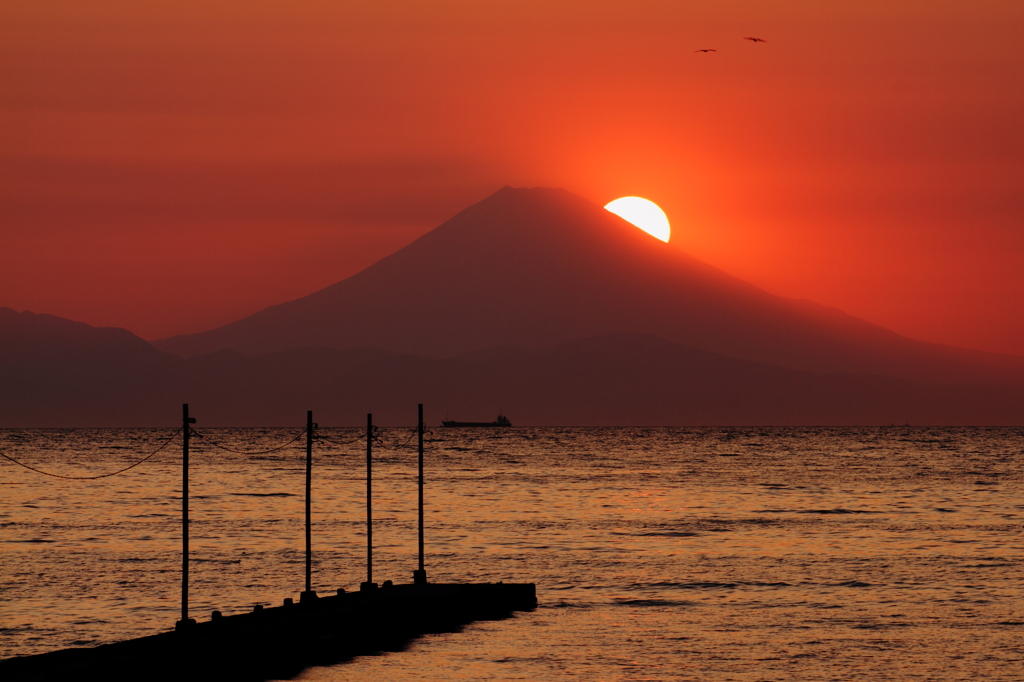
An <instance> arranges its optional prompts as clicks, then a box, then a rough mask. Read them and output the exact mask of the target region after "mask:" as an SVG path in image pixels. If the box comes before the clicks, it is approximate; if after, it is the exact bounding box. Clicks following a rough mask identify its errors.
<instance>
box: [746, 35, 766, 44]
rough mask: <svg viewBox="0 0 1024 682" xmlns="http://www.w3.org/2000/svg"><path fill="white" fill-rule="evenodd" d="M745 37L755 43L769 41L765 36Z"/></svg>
mask: <svg viewBox="0 0 1024 682" xmlns="http://www.w3.org/2000/svg"><path fill="white" fill-rule="evenodd" d="M743 39H744V40H752V41H753V42H755V43H767V42H768V41H767V40H765V39H764V38H750V37H747V36H744V37H743Z"/></svg>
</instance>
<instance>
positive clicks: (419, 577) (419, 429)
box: [412, 403, 427, 585]
mask: <svg viewBox="0 0 1024 682" xmlns="http://www.w3.org/2000/svg"><path fill="white" fill-rule="evenodd" d="M416 434H417V436H418V441H419V447H418V449H417V450H418V453H419V458H418V463H419V477H418V487H419V504H418V509H419V550H420V566H419V570H418V571H415V572H414V573H413V580H412V581H413V583H414V584H416V585H426V584H427V570H426V568H424V560H423V403H420V404H419V410H418V418H417V421H416Z"/></svg>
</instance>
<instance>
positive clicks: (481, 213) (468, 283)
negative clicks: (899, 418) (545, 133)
mask: <svg viewBox="0 0 1024 682" xmlns="http://www.w3.org/2000/svg"><path fill="white" fill-rule="evenodd" d="M622 333H633V334H643V335H650V336H655V337H660V338H663V339H666V340H669V341H672V342H675V343H678V344H682V345H685V346H688V347H692V348H695V349H703V350H706V351H711V352H714V353H716V354H718V355H721V356H726V357H731V358H735V359H739V360H745V361H751V362H758V363H767V364H772V365H778V366H781V367H787V368H792V369H799V370H812V371H816V372H846V373H852V374H865V375H885V376H891V377H897V378H901V379H906V380H911V381H917V382H925V383H960V384H976V383H983V384H1021V383H1024V358H1020V357H1016V356H1007V355H998V354H994V353H986V352H981V351H973V350H967V349H962V348H955V347H952V346H944V345H939V344H932V343H926V342H921V341H915V340H912V339H908V338H905V337H902V336H900V335H898V334H895V333H894V332H891V331H889V330H887V329H884V328H882V327H879V326H876V325H872V324H870V323H867V322H865V321H863V320H860V319H857V318H854V317H852V316H850V315H847V314H845V313H843V312H841V311H839V310H837V309H834V308H828V307H825V306H821V305H817V304H814V303H810V302H807V301H795V300H790V299H784V298H781V297H778V296H774V295H772V294H769V293H767V292H765V291H763V290H761V289H758V288H756V287H754V286H752V285H750V284H748V283H746V282H743V281H741V280H739V279H737V278H735V277H732V276H730V275H727V274H726V273H724V272H722V271H720V270H717V269H715V268H713V267H711V266H709V265H707V264H706V263H703V262H701V261H698V260H696V259H694V258H692V257H690V256H687V255H685V254H683V253H682V252H680V251H679V250H678V249H677V248H675V247H672V246H669V245H667V244H664V243H662V242H660V241H659V240H657V239H655V238H653V237H651V236H649V235H647V234H646V233H644V232H642V231H640V230H638V229H636V228H635V227H633V226H632V225H630V224H629V223H627V222H625V221H623V220H622V219H621V218H619V217H618V216H615V215H613V214H611V213H609V212H608V211H605V210H604V209H603V208H601V207H600V206H597V205H595V204H592V203H590V202H588V201H586V200H585V199H582V198H581V197H578V196H576V195H574V194H571V193H570V192H567V191H565V190H561V189H545V188H535V189H513V188H511V187H505V188H503V189H502V190H500V191H498V192H497V193H495V194H494V195H492V196H490V197H488V198H487V199H485V200H483V201H481V202H479V203H477V204H475V205H473V206H470V207H469V208H467V209H465V210H464V211H462V212H461V213H459V214H458V215H456V216H455V217H453V218H452V219H450V220H448V221H447V222H445V223H444V224H442V225H441V226H440V227H438V228H436V229H434V230H433V231H431V232H429V233H427V234H426V235H424V236H423V237H421V238H420V239H418V240H416V241H415V242H413V243H412V244H410V245H408V246H406V247H405V248H403V249H401V250H399V251H398V252H396V253H394V254H392V255H390V256H388V257H386V258H384V259H382V260H381V261H379V262H377V263H375V264H374V265H372V266H370V267H369V268H367V269H365V270H363V271H362V272H360V273H358V274H356V275H354V276H352V277H349V278H348V279H346V280H343V281H341V282H338V283H336V284H333V285H331V286H329V287H327V288H325V289H323V290H321V291H318V292H316V293H313V294H310V295H309V296H306V297H303V298H300V299H297V300H295V301H290V302H288V303H283V304H281V305H277V306H273V307H271V308H267V309H266V310H263V311H261V312H258V313H256V314H254V315H251V316H249V317H247V318H245V319H243V320H239V321H237V322H234V323H231V324H228V325H225V326H223V327H220V328H218V329H214V330H211V331H207V332H203V333H199V334H191V335H186V336H175V337H171V338H168V339H163V340H161V341H157V342H155V344H154V345H155V346H156V347H157V348H159V349H161V350H164V351H167V352H170V353H174V354H176V355H179V356H181V357H186V358H188V357H193V356H197V355H204V354H209V353H214V352H217V351H222V350H235V351H238V352H241V353H243V354H247V355H258V354H264V353H270V352H278V351H285V350H289V349H297V348H304V347H312V346H315V347H325V348H335V349H350V348H379V349H382V350H386V351H390V352H394V353H405V354H411V355H420V356H428V357H437V358H444V357H454V356H457V355H460V354H464V353H468V352H472V351H476V350H480V349H484V348H489V347H493V346H502V345H512V346H519V347H522V348H525V349H537V348H542V347H545V346H551V345H554V344H561V343H566V342H570V341H573V340H576V339H584V338H590V337H595V336H601V335H607V334H622ZM597 369H599V368H595V370H597Z"/></svg>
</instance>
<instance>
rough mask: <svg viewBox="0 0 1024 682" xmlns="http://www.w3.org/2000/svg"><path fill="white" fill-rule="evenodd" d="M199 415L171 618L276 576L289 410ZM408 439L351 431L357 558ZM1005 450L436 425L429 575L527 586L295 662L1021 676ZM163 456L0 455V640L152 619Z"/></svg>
mask: <svg viewBox="0 0 1024 682" xmlns="http://www.w3.org/2000/svg"><path fill="white" fill-rule="evenodd" d="M199 433H200V434H201V435H202V436H203V437H202V438H195V439H193V441H192V444H193V445H192V452H191V463H192V466H191V475H190V493H191V507H190V508H191V517H192V523H191V546H192V562H191V564H190V572H191V587H190V590H191V603H190V609H191V611H190V615H192V616H193V617H196V618H198V619H200V620H205V619H208V618H209V614H210V612H211V611H212V610H214V609H219V610H221V611H222V612H224V614H225V615H227V614H232V613H241V612H246V611H250V610H252V607H253V605H255V604H271V605H273V604H279V603H281V600H282V599H283V598H284V597H293V598H295V597H297V596H298V592H300V591H301V590H302V589H303V586H304V569H305V555H304V547H305V545H304V531H303V523H304V497H303V495H304V485H305V447H304V444H305V443H304V438H302V437H301V428H295V429H200V430H199ZM321 434H322V435H323V438H324V440H323V441H321V442H318V443H317V444H316V445H315V447H314V463H313V467H314V468H313V518H314V526H313V544H314V552H315V553H314V563H313V570H314V572H313V588H314V589H315V590H317V591H318V592H320V593H321V594H325V593H333V592H334V590H336V589H337V588H346V589H349V590H352V589H355V588H357V586H358V584H359V583H360V582H361V581H363V580H365V579H366V575H365V570H366V569H365V551H366V550H365V544H366V536H365V527H364V523H365V516H364V513H365V512H364V495H365V478H364V475H365V443H364V441H363V440H362V439H361V432H360V430H358V429H321ZM172 435H173V430H157V429H154V430H145V429H142V430H137V429H133V430H109V429H108V430H88V429H73V430H6V431H0V452H3V453H4V454H7V455H9V456H10V457H14V458H16V459H18V460H20V461H23V462H24V463H26V464H29V465H31V466H33V467H36V468H38V469H41V470H45V471H50V472H53V473H58V474H62V475H70V476H88V475H98V474H101V473H106V472H109V471H115V470H117V469H119V468H123V467H124V466H127V465H128V464H131V463H132V462H134V461H137V460H138V459H139V458H140V457H141V456H143V455H145V454H146V453H149V452H152V451H153V450H155V449H156V448H157V447H158V446H159V445H160V444H161V443H162V442H164V441H165V440H167V439H168V438H169V437H171V436H172ZM411 435H412V432H411V429H384V430H382V432H381V437H380V440H379V442H378V443H377V444H376V445H375V449H374V544H375V547H374V574H373V577H374V580H375V581H377V582H381V581H383V580H387V579H390V580H394V581H396V582H409V581H410V580H411V577H412V571H413V570H414V569H415V568H416V562H417V554H416V548H417V544H416V542H417V535H416V520H417V515H416V452H415V442H414V440H413V439H411ZM297 436H298V437H299V439H298V440H297V441H295V442H294V443H291V444H290V445H289V444H288V443H289V442H290V441H292V440H293V439H295V438H296V437H297ZM281 446H284V447H281ZM225 448H227V449H225ZM275 448H281V449H277V450H275V451H273V452H265V451H266V450H274V449H275ZM231 450H233V451H231ZM255 452H261V454H244V453H255ZM1022 457H1024V430H1022V429H1013V428H958V429H950V428H943V429H939V428H914V427H889V428H804V429H799V428H785V429H783V428H700V429H697V428H536V429H533V428H511V429H493V430H487V429H478V430H472V429H436V430H434V431H433V432H431V433H429V434H428V435H427V443H426V456H425V460H426V480H427V484H426V547H427V557H426V567H427V572H428V575H429V578H430V579H431V580H433V581H438V582H441V581H467V582H473V581H498V580H503V581H506V582H509V581H519V582H534V583H536V584H537V594H538V599H539V602H540V605H539V607H538V608H537V609H536V610H535V611H532V612H528V613H518V614H516V615H515V616H514V617H513V618H510V619H507V620H501V621H486V622H479V623H474V624H471V625H469V626H467V627H465V628H464V629H463V630H462V631H461V632H456V633H446V634H436V635H428V636H426V637H423V638H421V639H418V640H416V641H415V642H414V643H413V644H412V645H411V646H410V647H409V648H408V649H407V650H405V651H402V652H389V653H384V654H382V655H379V656H367V657H361V658H357V659H355V660H353V661H351V662H348V663H343V664H338V665H335V666H331V667H325V668H310V669H308V670H307V671H306V672H305V673H303V675H302V677H301V678H300V679H308V680H331V681H342V680H353V681H354V680H366V679H381V680H383V679H387V680H442V679H443V680H482V679H488V680H708V679H722V680H726V679H729V680H776V679H800V680H847V679H855V678H862V679H922V680H951V679H968V678H979V679H988V680H996V679H1007V680H1008V679H1024V601H1022V597H1024V576H1022V573H1021V559H1022V557H1024V537H1022V533H1024V526H1022V520H1024V492H1022V486H1021V482H1022V475H1021V472H1020V463H1021V461H1022ZM180 458H181V448H180V436H177V437H175V439H174V440H173V441H172V442H171V443H170V444H169V445H168V447H166V448H164V450H162V451H160V452H159V453H158V454H157V455H155V456H154V457H153V458H152V459H150V460H148V461H147V462H145V463H144V464H142V465H140V466H138V467H136V468H134V469H131V470H130V471H127V472H125V473H123V474H120V475H117V476H112V477H109V478H101V479H97V480H91V481H83V480H67V479H57V478H51V477H46V476H42V475H40V474H38V473H35V472H32V471H29V470H27V469H24V468H22V467H20V466H17V465H16V464H13V463H12V462H10V461H8V460H0V484H2V485H0V599H2V601H0V657H9V656H19V655H25V654H33V653H40V652H44V651H51V650H55V649H61V648H66V647H76V646H93V645H96V644H100V643H104V642H113V641H117V640H121V639H126V638H131V637H138V636H142V635H147V634H152V633H156V632H160V631H164V630H167V629H169V628H172V627H173V625H174V622H175V621H176V620H177V619H178V618H179V617H180V602H179V586H180V572H179V571H180V537H181V536H180V528H181V527H180V517H179V509H180V497H179V496H180V489H181V470H180V461H181V460H180Z"/></svg>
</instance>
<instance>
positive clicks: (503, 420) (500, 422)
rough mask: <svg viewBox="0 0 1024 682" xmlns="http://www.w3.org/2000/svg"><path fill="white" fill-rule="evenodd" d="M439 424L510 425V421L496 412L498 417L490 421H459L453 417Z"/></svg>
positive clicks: (472, 425) (456, 425)
mask: <svg viewBox="0 0 1024 682" xmlns="http://www.w3.org/2000/svg"><path fill="white" fill-rule="evenodd" d="M441 426H451V427H457V428H458V427H478V426H483V427H494V426H512V422H510V421H509V419H508V417H506V416H505V415H503V414H501V413H500V412H499V413H498V418H497V419H495V420H494V421H492V422H459V421H455V420H454V419H445V420H444V421H442V422H441Z"/></svg>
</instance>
